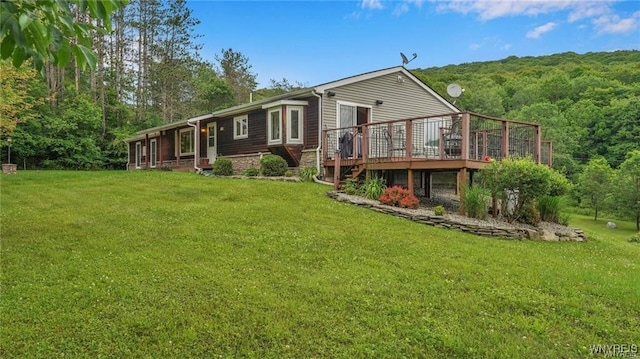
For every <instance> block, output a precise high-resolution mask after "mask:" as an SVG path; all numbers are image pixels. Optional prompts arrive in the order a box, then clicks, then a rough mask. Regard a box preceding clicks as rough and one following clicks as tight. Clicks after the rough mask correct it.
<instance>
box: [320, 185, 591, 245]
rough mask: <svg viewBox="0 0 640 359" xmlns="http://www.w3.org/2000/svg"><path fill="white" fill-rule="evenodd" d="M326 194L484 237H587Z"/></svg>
mask: <svg viewBox="0 0 640 359" xmlns="http://www.w3.org/2000/svg"><path fill="white" fill-rule="evenodd" d="M327 195H328V196H329V197H331V198H333V199H335V200H337V201H340V202H347V203H351V204H355V205H358V206H361V207H365V208H369V209H371V210H373V211H376V212H380V213H384V214H390V215H393V216H396V217H402V218H405V219H408V220H411V221H414V222H418V223H422V224H426V225H429V226H434V227H438V228H447V229H451V230H455V231H462V232H467V233H471V234H475V235H479V236H485V237H498V238H506V239H518V240H525V239H533V240H545V241H576V242H585V241H586V240H587V237H586V236H585V234H584V232H583V231H582V230H580V229H576V228H572V229H571V230H570V231H569V232H568V233H563V232H552V231H550V230H547V229H541V228H537V229H529V228H515V227H500V226H494V225H490V224H487V225H480V224H469V223H462V222H459V221H456V220H455V219H454V218H451V217H447V216H435V215H426V214H420V213H418V212H419V211H418V210H411V209H406V208H398V207H393V206H387V205H384V204H381V203H379V202H378V203H371V201H354V200H351V199H350V198H349V197H347V196H341V195H340V192H335V191H330V192H327Z"/></svg>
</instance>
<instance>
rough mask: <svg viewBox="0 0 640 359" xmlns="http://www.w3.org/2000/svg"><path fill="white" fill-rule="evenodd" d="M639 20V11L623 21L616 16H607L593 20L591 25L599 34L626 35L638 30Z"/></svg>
mask: <svg viewBox="0 0 640 359" xmlns="http://www.w3.org/2000/svg"><path fill="white" fill-rule="evenodd" d="M639 19H640V11H638V12H636V13H634V14H633V15H632V16H631V17H628V18H624V19H623V18H621V17H620V16H618V15H616V14H609V15H603V16H600V17H598V18H597V19H594V20H593V24H594V26H595V27H596V29H597V30H598V32H599V33H601V34H626V33H629V32H633V31H635V30H636V29H638V20H639Z"/></svg>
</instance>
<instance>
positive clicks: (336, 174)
mask: <svg viewBox="0 0 640 359" xmlns="http://www.w3.org/2000/svg"><path fill="white" fill-rule="evenodd" d="M339 188H340V152H338V151H336V154H335V160H334V164H333V189H334V190H338V189H339Z"/></svg>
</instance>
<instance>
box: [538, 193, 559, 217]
mask: <svg viewBox="0 0 640 359" xmlns="http://www.w3.org/2000/svg"><path fill="white" fill-rule="evenodd" d="M536 205H537V209H538V212H539V213H540V219H541V220H543V221H545V222H553V223H560V209H561V208H562V197H560V196H542V197H540V198H538V201H537V202H536Z"/></svg>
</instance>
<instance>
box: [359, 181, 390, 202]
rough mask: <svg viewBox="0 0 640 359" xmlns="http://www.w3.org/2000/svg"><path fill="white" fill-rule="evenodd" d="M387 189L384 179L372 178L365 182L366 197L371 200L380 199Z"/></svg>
mask: <svg viewBox="0 0 640 359" xmlns="http://www.w3.org/2000/svg"><path fill="white" fill-rule="evenodd" d="M385 188H387V185H386V184H385V181H384V178H382V177H371V178H367V180H366V181H364V196H365V197H367V198H369V199H375V200H377V199H379V198H380V196H381V195H382V192H383V191H384V190H385Z"/></svg>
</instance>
